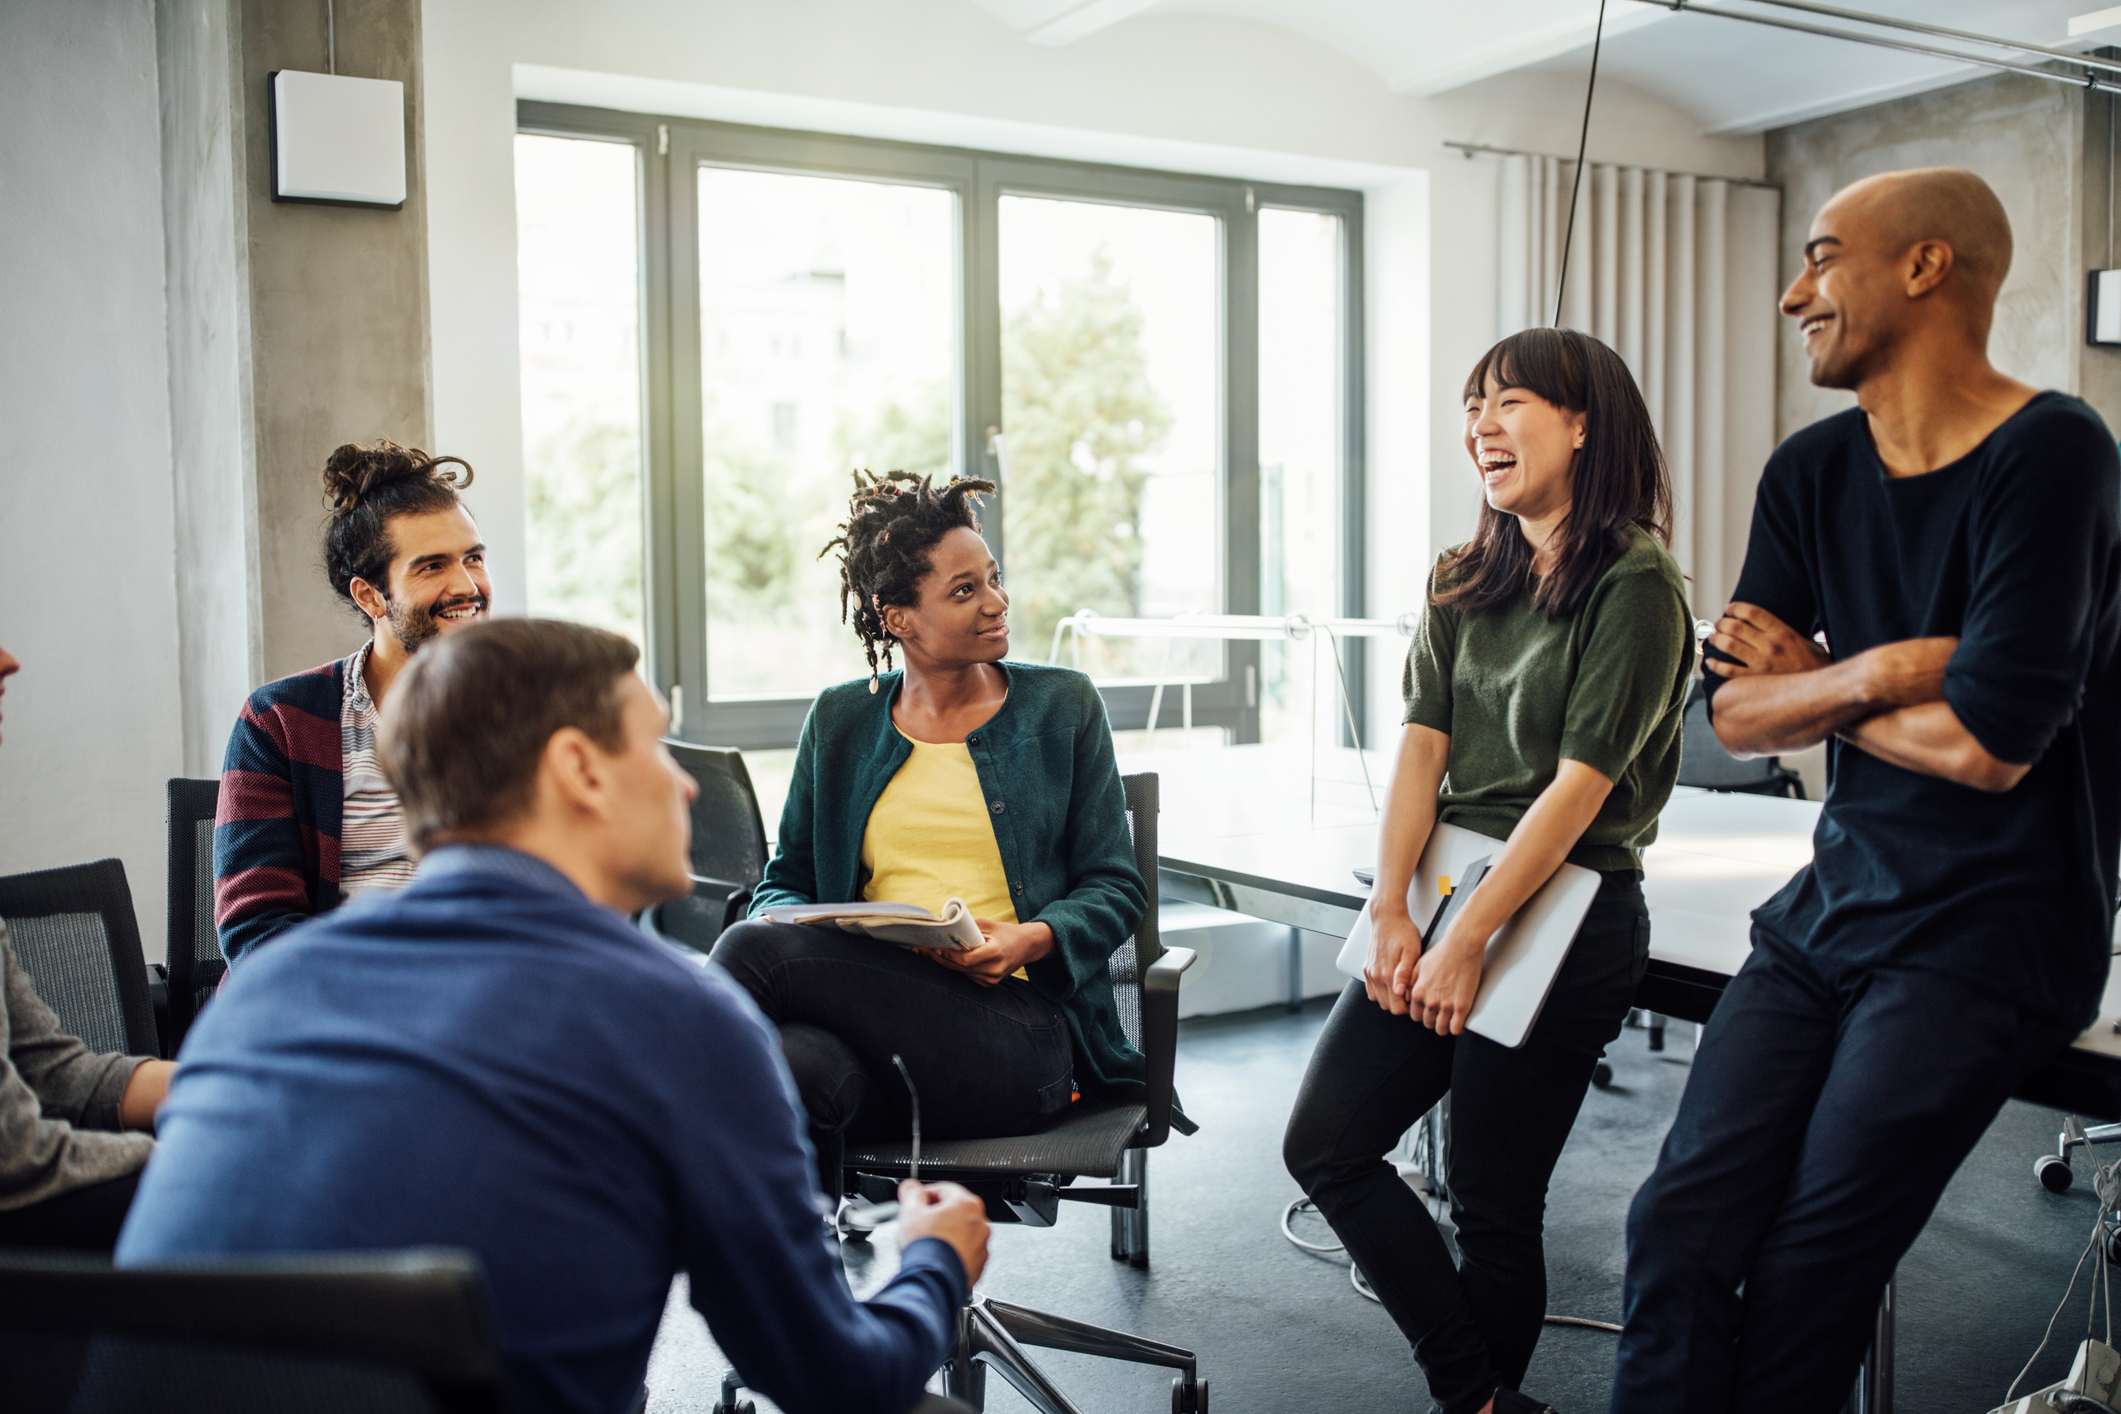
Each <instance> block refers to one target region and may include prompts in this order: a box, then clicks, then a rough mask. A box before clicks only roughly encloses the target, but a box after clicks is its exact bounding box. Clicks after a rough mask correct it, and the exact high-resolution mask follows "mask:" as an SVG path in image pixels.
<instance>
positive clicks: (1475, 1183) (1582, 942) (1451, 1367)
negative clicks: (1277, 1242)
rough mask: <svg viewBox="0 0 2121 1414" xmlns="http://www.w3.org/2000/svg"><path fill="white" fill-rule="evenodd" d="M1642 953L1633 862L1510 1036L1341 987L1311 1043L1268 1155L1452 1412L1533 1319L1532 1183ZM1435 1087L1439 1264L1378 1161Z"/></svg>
mask: <svg viewBox="0 0 2121 1414" xmlns="http://www.w3.org/2000/svg"><path fill="white" fill-rule="evenodd" d="M1649 953H1650V920H1649V911H1648V909H1647V908H1646V907H1645V906H1644V904H1643V899H1642V876H1641V875H1640V874H1637V873H1634V872H1632V871H1616V872H1614V873H1611V874H1608V875H1606V877H1605V882H1604V884H1603V885H1602V886H1601V887H1600V888H1599V890H1598V895H1597V898H1596V900H1595V901H1594V902H1593V903H1592V905H1591V911H1590V913H1589V915H1588V916H1587V917H1586V918H1585V919H1584V924H1583V928H1582V930H1581V931H1580V932H1579V933H1578V934H1577V936H1576V942H1575V944H1574V946H1573V947H1571V949H1570V951H1569V957H1568V960H1567V961H1566V962H1565V963H1563V964H1562V969H1561V972H1560V974H1559V975H1558V976H1557V977H1556V978H1555V980H1554V988H1553V991H1552V992H1551V993H1550V994H1549V995H1548V997H1547V1001H1546V1006H1545V1007H1544V1008H1542V1009H1541V1011H1540V1014H1539V1020H1538V1021H1537V1022H1536V1023H1535V1024H1534V1025H1533V1027H1532V1032H1531V1034H1530V1035H1529V1036H1527V1037H1526V1038H1525V1041H1524V1044H1523V1045H1522V1046H1519V1047H1517V1048H1516V1049H1514V1050H1512V1049H1511V1048H1509V1047H1507V1046H1500V1045H1497V1044H1496V1043H1495V1042H1493V1041H1490V1040H1488V1039H1487V1038H1485V1037H1482V1036H1476V1035H1474V1034H1473V1033H1472V1032H1470V1031H1469V1032H1467V1033H1466V1034H1464V1035H1462V1036H1455V1037H1451V1036H1439V1035H1437V1034H1436V1033H1435V1032H1433V1031H1430V1030H1428V1029H1427V1028H1425V1027H1424V1026H1422V1025H1421V1023H1420V1022H1418V1021H1415V1020H1413V1019H1412V1018H1411V1017H1405V1016H1393V1015H1392V1014H1391V1013H1389V1012H1387V1011H1385V1010H1384V1009H1383V1008H1382V1007H1380V1006H1378V1005H1377V1004H1376V1003H1375V1002H1373V1001H1371V1000H1370V999H1369V998H1368V997H1367V996H1365V995H1364V993H1363V989H1362V984H1361V983H1359V982H1357V983H1351V984H1350V985H1349V987H1348V989H1347V990H1346V991H1345V992H1343V993H1342V994H1341V997H1340V1001H1339V1002H1338V1003H1337V1004H1336V1005H1335V1006H1334V1008H1333V1015H1332V1017H1331V1018H1330V1019H1328V1020H1327V1022H1326V1029H1325V1032H1324V1034H1322V1035H1321V1036H1320V1037H1319V1039H1318V1049H1317V1050H1315V1051H1314V1052H1312V1054H1311V1065H1310V1068H1309V1069H1308V1070H1307V1071H1305V1073H1304V1079H1303V1087H1302V1089H1301V1090H1299V1091H1298V1092H1297V1097H1296V1110H1295V1113H1293V1114H1292V1115H1290V1117H1289V1129H1288V1133H1287V1135H1286V1136H1285V1137H1284V1138H1283V1140H1282V1158H1283V1162H1285V1163H1286V1164H1287V1165H1288V1167H1289V1172H1290V1173H1291V1174H1292V1175H1293V1176H1294V1177H1295V1179H1296V1181H1297V1182H1298V1183H1300V1184H1302V1185H1303V1190H1304V1192H1305V1193H1306V1194H1308V1195H1309V1196H1310V1198H1311V1200H1312V1201H1313V1202H1314V1203H1316V1204H1317V1205H1318V1210H1319V1212H1320V1213H1321V1214H1322V1215H1323V1216H1324V1217H1325V1219H1326V1221H1327V1222H1328V1223H1330V1224H1332V1227H1333V1231H1334V1232H1335V1233H1336V1234H1337V1235H1338V1236H1339V1237H1340V1240H1341V1241H1342V1242H1343V1243H1345V1244H1346V1245H1347V1249H1348V1255H1349V1256H1350V1257H1351V1258H1353V1259H1354V1262H1355V1265H1356V1266H1357V1267H1359V1268H1361V1269H1362V1273H1363V1275H1364V1276H1366V1277H1367V1278H1369V1281H1370V1285H1371V1287H1372V1288H1373V1289H1374V1290H1375V1291H1376V1292H1377V1296H1378V1300H1379V1301H1381V1302H1382V1303H1383V1305H1384V1308H1385V1310H1386V1311H1387V1312H1389V1313H1390V1314H1391V1317H1392V1319H1393V1321H1394V1322H1396V1323H1397V1324H1398V1326H1399V1329H1400V1331H1401V1332H1402V1333H1403V1334H1404V1335H1405V1336H1406V1338H1407V1339H1408V1341H1410V1342H1411V1343H1412V1344H1413V1346H1414V1358H1415V1359H1416V1360H1418V1361H1419V1362H1420V1363H1421V1367H1422V1369H1423V1371H1424V1372H1425V1373H1426V1374H1427V1375H1428V1379H1429V1392H1430V1393H1431V1394H1432V1395H1433V1396H1434V1397H1435V1399H1436V1401H1437V1403H1439V1404H1441V1405H1442V1406H1443V1407H1444V1410H1445V1411H1446V1414H1465V1411H1469V1410H1476V1409H1478V1408H1480V1406H1481V1405H1482V1404H1484V1403H1486V1402H1487V1399H1488V1397H1489V1396H1490V1395H1492V1394H1493V1393H1494V1392H1495V1390H1496V1388H1497V1387H1498V1386H1507V1387H1509V1388H1511V1389H1515V1388H1516V1387H1517V1385H1518V1382H1519V1381H1521V1380H1522V1379H1523V1378H1524V1372H1525V1367H1526V1366H1527V1365H1528V1364H1530V1363H1531V1359H1532V1347H1533V1346H1534V1345H1536V1344H1537V1343H1538V1341H1539V1327H1540V1323H1541V1321H1542V1320H1543V1319H1544V1317H1545V1315H1546V1285H1547V1278H1546V1253H1545V1249H1544V1246H1543V1245H1542V1241H1541V1239H1542V1235H1543V1230H1544V1226H1545V1217H1546V1197H1547V1182H1548V1180H1549V1179H1550V1178H1551V1177H1552V1176H1553V1172H1554V1164H1555V1161H1556V1160H1557V1159H1559V1158H1560V1157H1561V1147H1562V1145H1563V1143H1564V1142H1565V1141H1566V1140H1567V1139H1568V1137H1569V1130H1570V1129H1571V1128H1572V1127H1574V1125H1575V1123H1576V1112H1577V1110H1578V1109H1579V1108H1581V1107H1582V1105H1583V1096H1584V1091H1585V1090H1587V1089H1588V1088H1589V1087H1590V1083H1591V1072H1592V1070H1593V1068H1595V1067H1596V1065H1597V1064H1598V1056H1599V1053H1600V1052H1601V1051H1603V1050H1604V1049H1605V1047H1606V1045H1607V1043H1609V1042H1610V1041H1611V1040H1612V1039H1613V1038H1614V1037H1615V1036H1617V1035H1619V1034H1620V1028H1621V1025H1622V1024H1623V1023H1624V1022H1625V1021H1626V1020H1627V1014H1628V1006H1629V1003H1630V1001H1631V1000H1632V999H1633V997H1634V995H1635V985H1636V983H1637V982H1639V981H1640V980H1641V979H1642V972H1643V968H1644V966H1645V965H1646V964H1647V962H1648V960H1649ZM1446 1093H1448V1094H1449V1095H1450V1097H1451V1121H1450V1124H1451V1133H1450V1170H1449V1174H1448V1180H1449V1186H1450V1190H1451V1216H1452V1220H1453V1221H1454V1222H1455V1223H1456V1224H1457V1227H1458V1249H1459V1255H1460V1263H1459V1265H1458V1266H1457V1267H1456V1268H1454V1267H1453V1266H1452V1263H1451V1255H1450V1252H1449V1249H1447V1248H1446V1247H1445V1246H1444V1241H1443V1237H1442V1234H1440V1233H1439V1232H1438V1231H1437V1230H1436V1224H1435V1223H1434V1222H1432V1221H1430V1218H1429V1214H1428V1210H1427V1209H1426V1208H1424V1207H1423V1206H1422V1202H1421V1200H1420V1199H1419V1198H1417V1197H1416V1196H1415V1195H1414V1192H1413V1190H1412V1189H1410V1188H1408V1187H1407V1185H1406V1183H1405V1182H1403V1181H1402V1180H1401V1179H1400V1177H1399V1174H1398V1172H1397V1171H1396V1170H1394V1168H1393V1167H1392V1165H1390V1164H1389V1163H1387V1162H1386V1161H1385V1155H1386V1154H1387V1153H1388V1152H1390V1150H1391V1148H1392V1146H1393V1144H1394V1143H1395V1142H1396V1141H1397V1140H1398V1138H1399V1136H1400V1135H1401V1134H1403V1133H1404V1132H1406V1130H1407V1129H1409V1128H1410V1127H1412V1126H1413V1124H1414V1123H1415V1121H1417V1120H1419V1119H1420V1118H1421V1117H1422V1115H1424V1114H1426V1113H1427V1112H1428V1110H1429V1108H1430V1107H1431V1106H1433V1105H1434V1104H1435V1103H1436V1102H1437V1101H1438V1100H1440V1099H1442V1098H1443V1097H1444V1095H1445V1094H1446Z"/></svg>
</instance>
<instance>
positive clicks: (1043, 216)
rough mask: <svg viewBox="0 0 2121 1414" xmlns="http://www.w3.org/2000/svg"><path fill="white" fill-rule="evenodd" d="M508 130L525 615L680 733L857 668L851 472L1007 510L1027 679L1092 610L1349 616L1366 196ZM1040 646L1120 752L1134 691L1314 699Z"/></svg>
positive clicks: (1200, 648)
mask: <svg viewBox="0 0 2121 1414" xmlns="http://www.w3.org/2000/svg"><path fill="white" fill-rule="evenodd" d="M521 117H522V127H523V133H522V135H521V136H520V137H519V138H518V148H517V203H518V210H519V212H520V213H521V224H522V290H523V322H524V333H523V343H524V427H525V437H526V459H527V462H528V467H527V471H528V475H529V481H530V498H531V522H530V540H531V547H530V560H531V563H530V565H529V566H528V568H529V571H530V575H531V584H532V588H531V597H532V601H533V605H534V607H537V608H539V609H540V610H541V611H545V612H556V613H565V614H568V615H570V616H572V617H577V618H584V619H588V620H590V621H592V622H598V623H606V624H610V625H612V626H613V627H617V628H620V629H621V630H622V631H625V632H628V633H630V634H632V635H633V636H634V637H635V638H636V639H637V640H638V641H641V642H642V643H643V645H644V647H645V649H646V651H647V660H648V665H649V672H650V674H651V676H652V677H653V678H654V679H655V680H656V681H657V682H658V683H659V684H660V685H662V686H664V687H666V688H668V689H670V690H672V695H673V698H674V700H675V701H676V702H677V703H678V705H679V708H680V725H679V730H680V731H681V733H682V734H683V735H685V736H687V737H690V738H692V739H694V740H702V741H716V742H720V743H724V744H731V745H738V746H749V747H764V746H776V745H786V744H788V743H790V742H792V741H793V740H794V738H795V734H796V730H797V728H798V727H799V726H800V724H801V721H802V715H803V712H804V710H805V709H806V708H807V706H808V704H809V701H810V699H811V698H812V697H813V696H814V695H815V694H816V692H817V691H818V690H819V688H821V687H823V686H825V685H827V684H829V683H832V682H837V681H840V680H843V679H845V678H849V677H853V676H856V675H858V674H860V673H862V672H864V671H866V667H865V665H864V664H863V662H862V658H861V652H860V647H859V644H858V643H857V642H856V640H855V638H854V636H853V634H852V632H851V630H849V629H848V628H847V627H846V626H845V625H844V624H843V623H842V622H841V605H840V586H839V582H838V574H837V570H836V567H835V566H834V564H833V563H832V561H831V560H830V559H827V560H823V561H820V560H819V559H818V558H817V556H818V552H819V550H820V549H821V548H822V547H823V546H824V544H825V542H826V541H827V540H829V539H830V538H831V537H832V535H833V533H834V527H835V526H836V525H837V523H838V522H839V520H840V519H841V518H842V516H843V515H844V512H845V507H846V497H847V493H848V491H849V490H850V489H851V484H852V482H851V473H852V472H853V471H854V470H855V469H856V468H867V469H870V470H875V471H885V470H891V469H905V470H908V471H915V472H921V473H929V474H934V475H936V476H938V477H947V476H950V475H957V474H971V475H980V476H986V477H989V478H991V479H992V480H994V481H995V482H997V483H998V485H999V486H1000V488H1001V490H1000V493H999V495H998V496H997V498H996V499H995V501H994V502H992V503H990V505H989V506H988V508H987V510H986V513H985V529H986V532H987V536H988V539H989V541H990V543H992V544H993V545H994V546H995V548H996V551H997V553H998V554H999V555H1000V557H1001V559H1002V562H1003V565H1004V569H1005V571H1006V573H1007V577H1008V582H1009V587H1010V592H1011V596H1012V601H1013V606H1014V607H1013V610H1012V615H1011V618H1012V625H1013V630H1014V632H1013V640H1014V641H1013V643H1012V645H1011V654H1012V656H1015V657H1019V658H1026V659H1035V660H1036V659H1045V658H1046V657H1048V656H1049V654H1050V653H1051V652H1052V651H1053V646H1054V642H1055V629H1056V626H1057V625H1058V624H1060V622H1061V621H1062V620H1063V619H1064V618H1065V617H1066V616H1067V615H1069V614H1071V613H1074V612H1076V611H1082V610H1087V611H1091V612H1094V613H1095V614H1098V615H1101V616H1103V617H1105V618H1108V619H1109V618H1115V617H1122V618H1123V617H1161V616H1166V615H1170V614H1175V613H1186V612H1207V613H1255V612H1262V611H1264V612H1272V613H1289V612H1304V613H1308V614H1311V615H1312V616H1314V617H1318V616H1325V615H1331V614H1338V613H1348V612H1353V611H1357V610H1359V608H1360V602H1359V599H1360V595H1359V586H1360V569H1361V566H1360V563H1359V560H1358V558H1357V557H1356V553H1355V551H1354V548H1353V547H1354V546H1355V545H1357V544H1358V543H1359V541H1358V540H1357V539H1356V538H1355V537H1351V536H1350V535H1349V533H1348V528H1347V525H1348V515H1349V508H1350V507H1351V506H1353V505H1356V504H1359V496H1360V490H1361V486H1360V476H1361V461H1360V456H1359V454H1358V448H1357V447H1356V445H1355V443H1354V440H1353V438H1352V434H1351V429H1352V428H1353V426H1354V425H1355V424H1354V419H1355V416H1356V412H1357V407H1356V404H1355V402H1354V396H1355V394H1354V392H1353V390H1354V389H1357V388H1359V387H1360V376H1359V375H1360V363H1359V360H1360V326H1359V315H1358V312H1357V311H1358V304H1359V302H1358V300H1357V297H1356V291H1355V290H1354V288H1353V280H1352V278H1351V272H1352V271H1355V270H1358V269H1359V268H1360V249H1361V245H1360V243H1361V198H1360V197H1359V196H1358V195H1356V194H1355V193H1352V192H1340V191H1330V190H1323V189H1294V188H1286V187H1265V186H1260V185H1257V184H1253V185H1247V184H1245V183H1242V182H1235V181H1227V180H1221V179H1210V178H1200V177H1184V176H1170V175H1163V174H1157V173H1149V172H1138V171H1131V170H1124V169H1117V168H1105V167H1092V166H1085V165H1082V164H1074V163H1065V162H1055V161H1046V160H1034V159H1026V158H1016V157H1002V156H990V155H983V154H976V153H967V152H960V151H954V150H949V149H938V148H923V147H915V146H910V145H904V144H894V143H877V142H867V141H859V140H854V139H843V138H832V137H824V136H819V135H814V134H803V133H781V132H769V131H764V130H760V129H752V128H737V127H730V126H726V125H719V124H712V123H700V122H689V121H680V120H676V119H669V120H662V119H656V118H653V117H643V116H640V115H632V114H621V113H613V112H604V111H598V110H587V109H575V108H562V107H555V106H551V105H543V104H529V103H526V104H524V105H522V108H521ZM644 390H645V396H644ZM615 429H616V430H615ZM1062 656H1063V659H1064V660H1067V661H1075V662H1079V663H1080V665H1081V666H1083V667H1084V668H1085V669H1086V670H1088V671H1090V672H1091V673H1092V674H1093V675H1094V676H1095V677H1096V678H1097V680H1098V682H1099V683H1100V685H1101V686H1102V687H1103V689H1104V691H1105V696H1106V701H1107V705H1108V707H1109V709H1110V711H1111V715H1112V719H1113V724H1114V726H1115V727H1116V728H1119V729H1121V730H1127V729H1136V728H1139V727H1141V726H1142V725H1143V724H1144V723H1145V722H1146V720H1147V718H1148V714H1149V708H1150V702H1151V700H1152V697H1153V696H1154V695H1155V693H1156V690H1157V688H1158V686H1159V685H1164V686H1167V687H1171V688H1174V689H1175V688H1177V687H1178V686H1179V685H1184V689H1185V690H1184V694H1183V696H1184V698H1185V699H1187V700H1189V702H1190V706H1191V712H1192V720H1193V722H1194V724H1195V725H1196V726H1197V727H1199V728H1202V729H1211V730H1222V731H1226V732H1229V733H1231V734H1234V735H1236V736H1238V737H1239V738H1240V739H1250V738H1252V737H1254V736H1256V735H1257V734H1258V733H1259V731H1260V730H1261V726H1262V723H1263V722H1265V723H1266V724H1267V725H1269V726H1270V727H1274V726H1280V725H1287V724H1294V722H1295V721H1296V720H1297V718H1296V716H1295V713H1296V709H1297V708H1298V707H1299V706H1302V705H1307V704H1308V703H1309V701H1310V694H1309V688H1310V682H1311V679H1310V676H1309V672H1310V657H1309V654H1308V651H1306V650H1291V649H1285V648H1283V647H1282V646H1281V645H1278V644H1274V643H1265V644H1262V643H1259V642H1237V643H1228V644H1225V643H1217V642H1208V643H1199V642H1181V641H1175V640H1170V639H1149V640H1129V639H1121V638H1110V637H1083V638H1077V639H1074V640H1072V641H1071V643H1070V644H1069V646H1067V647H1064V648H1063V649H1062ZM1355 666H1356V668H1357V671H1358V672H1359V665H1355ZM1356 686H1357V688H1358V693H1359V683H1358V684H1356ZM1166 696H1167V697H1168V698H1169V699H1170V701H1169V704H1168V705H1167V707H1166V709H1165V711H1164V713H1163V718H1162V720H1163V721H1164V722H1166V723H1172V722H1175V721H1176V719H1177V716H1178V708H1177V705H1176V704H1177V702H1178V701H1179V696H1178V695H1177V694H1176V693H1175V692H1174V693H1167V694H1166ZM1358 700H1359V696H1358Z"/></svg>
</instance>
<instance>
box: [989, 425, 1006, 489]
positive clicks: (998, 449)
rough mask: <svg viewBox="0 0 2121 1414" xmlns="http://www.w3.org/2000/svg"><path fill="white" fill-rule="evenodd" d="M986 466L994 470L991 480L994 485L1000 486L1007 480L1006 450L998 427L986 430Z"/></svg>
mask: <svg viewBox="0 0 2121 1414" xmlns="http://www.w3.org/2000/svg"><path fill="white" fill-rule="evenodd" d="M987 465H988V466H990V467H992V468H993V470H994V478H993V479H994V482H995V484H996V485H1000V484H1001V483H1002V482H1003V481H1005V480H1006V479H1007V478H1008V474H1009V458H1008V449H1007V446H1006V444H1005V443H1004V441H1003V439H1002V429H1001V428H999V427H989V428H988V429H987Z"/></svg>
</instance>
